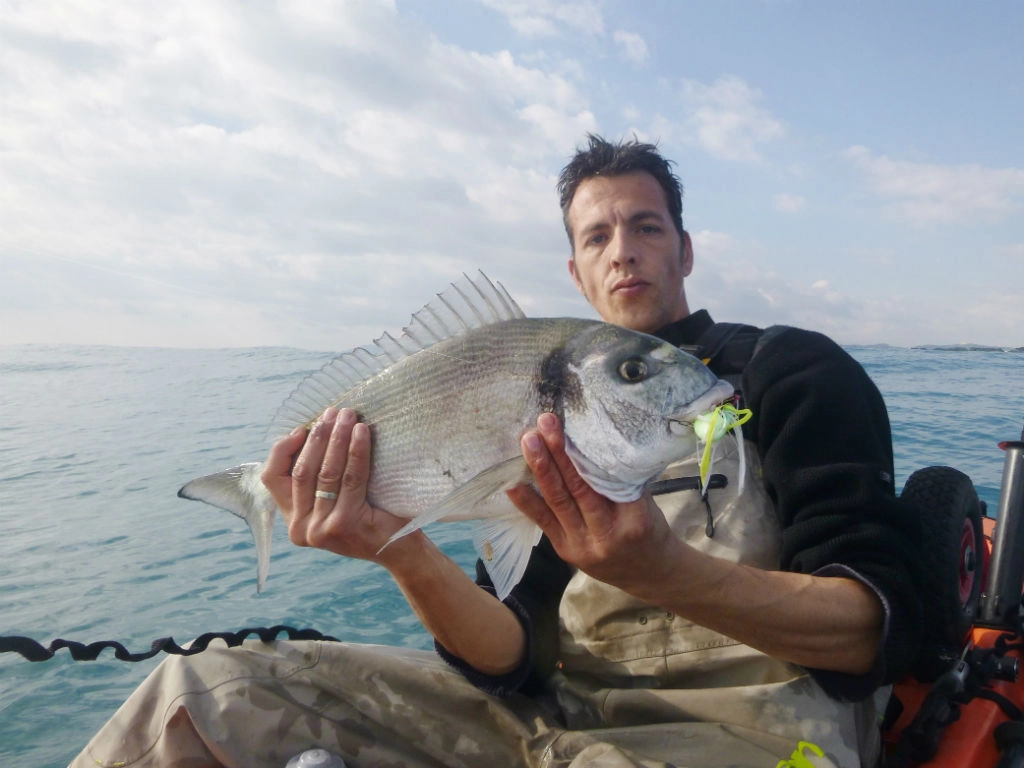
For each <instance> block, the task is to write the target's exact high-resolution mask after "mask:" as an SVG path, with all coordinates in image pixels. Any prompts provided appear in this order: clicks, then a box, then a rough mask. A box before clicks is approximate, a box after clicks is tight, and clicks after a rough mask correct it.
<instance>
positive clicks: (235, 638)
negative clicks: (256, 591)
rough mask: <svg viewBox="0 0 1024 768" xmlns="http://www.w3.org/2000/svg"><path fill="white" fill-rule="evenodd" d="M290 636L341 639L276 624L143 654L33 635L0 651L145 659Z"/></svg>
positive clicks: (169, 642) (4, 643)
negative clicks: (46, 642)
mask: <svg viewBox="0 0 1024 768" xmlns="http://www.w3.org/2000/svg"><path fill="white" fill-rule="evenodd" d="M282 632H283V633H285V634H287V635H288V639H289V640H323V641H325V642H332V643H337V642H340V641H339V640H338V638H336V637H331V636H330V635H324V634H322V633H320V632H318V631H317V630H315V629H295V628H294V627H289V626H285V625H284V624H277V625H275V626H273V627H249V628H246V629H240V630H239V631H237V632H207V633H205V634H202V635H200V636H199V637H197V638H196V639H195V640H193V641H192V642H191V643H189V644H188V647H187V648H183V647H182V646H180V645H178V644H177V643H176V642H174V638H171V637H159V638H157V639H156V640H154V641H153V642H152V644H151V645H150V650H149V651H146V652H143V653H132V652H131V651H129V650H128V649H127V648H125V647H124V646H123V645H121V643H118V642H116V641H114V640H100V641H98V642H95V643H88V644H86V643H79V642H77V641H75V640H63V639H57V640H54V641H53V642H52V643H50V645H49V646H47V647H44V646H43V645H41V644H40V643H38V642H36V641H35V640H33V639H32V638H30V637H21V636H19V635H6V636H0V653H20V654H21V655H22V656H23V657H25V658H26V659H28V660H29V661H49V660H50V659H52V658H53V657H54V655H55V654H56V653H57V652H58V651H60V650H61V649H63V648H66V649H67V650H68V653H70V654H71V658H72V659H74V660H75V661H96V660H97V659H98V658H99V655H100V654H101V653H102V652H103V651H104V650H106V649H107V648H112V649H113V650H114V657H115V658H117V659H119V660H120V661H133V662H134V661H145V660H146V659H151V658H153V657H154V656H156V655H157V654H158V653H167V654H172V655H176V656H194V655H195V654H197V653H202V652H203V651H205V650H206V648H207V646H209V645H210V643H211V642H213V641H214V640H223V641H224V643H225V644H226V645H227V646H228V647H229V648H232V647H235V646H238V645H241V644H242V643H243V642H244V641H245V639H246V638H247V637H248V636H249V635H257V636H258V637H259V639H260V640H262V641H263V642H264V643H269V642H271V641H273V640H276V639H277V636H278V635H280V634H281V633H282Z"/></svg>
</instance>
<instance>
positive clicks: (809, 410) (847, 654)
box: [75, 136, 919, 768]
mask: <svg viewBox="0 0 1024 768" xmlns="http://www.w3.org/2000/svg"><path fill="white" fill-rule="evenodd" d="M559 190H560V193H561V202H562V210H563V215H564V220H565V224H566V230H567V232H568V234H569V238H570V243H571V247H572V256H571V258H570V260H569V271H570V274H571V276H572V278H573V280H574V282H575V283H576V286H577V287H578V288H579V290H580V291H581V292H582V293H583V295H584V296H585V297H586V298H587V299H588V301H589V302H590V303H591V304H592V305H593V306H594V307H595V309H596V310H597V311H598V313H599V314H600V315H601V317H602V318H603V319H605V320H606V321H609V322H614V323H618V324H621V325H624V326H626V327H629V328H633V329H636V330H640V331H645V332H651V333H657V334H658V335H661V336H662V337H663V338H666V339H668V340H670V341H672V342H673V343H677V344H695V343H698V342H700V340H701V338H702V337H703V336H704V335H705V333H706V332H708V330H709V329H710V328H711V327H712V326H713V323H712V321H711V319H710V317H709V316H708V315H707V313H706V312H703V311H700V312H697V313H691V312H690V309H689V306H688V302H687V297H686V292H685V287H684V282H685V278H686V277H687V276H688V275H689V274H690V271H691V270H692V268H693V247H692V242H691V240H690V237H689V235H688V234H687V233H686V231H685V230H684V228H683V223H682V199H681V190H680V186H679V183H678V179H676V177H675V176H674V175H673V174H672V172H671V169H670V165H669V163H668V162H667V161H666V160H665V159H664V158H662V157H661V156H660V155H659V154H658V152H657V151H656V149H655V148H654V147H653V146H651V145H647V144H642V143H639V142H635V141H634V142H627V143H622V144H612V143H609V142H606V141H604V140H603V139H601V138H599V137H595V136H591V137H590V138H589V145H588V147H587V148H585V149H583V150H581V151H579V152H577V154H576V156H575V157H574V158H573V160H572V161H571V162H570V163H569V165H568V166H567V167H566V168H565V169H564V170H563V173H562V176H561V179H560V183H559ZM742 362H744V363H746V361H745V360H744V361H742ZM711 366H712V368H713V369H714V368H715V361H714V360H712V361H711ZM741 382H742V390H743V394H744V397H745V400H746V404H747V406H748V407H750V408H751V410H752V411H753V418H752V420H751V421H750V422H749V425H748V427H747V434H748V436H749V438H750V439H749V440H748V441H747V445H746V448H745V451H746V454H745V456H743V457H740V456H739V453H738V448H733V449H732V450H731V451H726V453H725V455H724V456H723V457H721V458H720V459H719V461H718V462H717V463H716V471H718V472H720V473H722V474H724V475H725V476H726V477H727V478H728V484H727V486H726V487H725V488H722V489H717V490H710V491H708V493H707V496H706V497H705V496H703V495H702V494H701V493H699V492H696V491H686V490H682V491H676V492H672V493H668V494H665V495H663V496H659V497H658V499H657V500H655V499H654V498H653V497H652V496H651V495H650V494H649V493H647V494H645V495H644V496H643V497H642V498H641V499H640V500H638V501H635V502H630V503H613V502H611V501H609V500H608V499H606V498H604V497H602V496H600V495H599V494H597V493H596V492H595V491H593V490H592V489H591V488H589V486H587V485H586V483H585V482H583V481H582V480H581V478H580V476H579V475H578V473H577V472H576V470H575V468H574V467H573V465H572V463H571V461H570V460H569V459H568V457H567V455H566V453H565V446H564V436H563V434H562V431H561V426H560V425H559V423H558V420H557V418H555V417H554V416H553V415H551V414H545V415H542V416H541V417H540V418H539V419H538V422H537V426H536V428H535V429H531V430H528V431H527V432H526V433H525V434H524V435H523V438H522V447H523V453H524V456H525V457H526V459H527V462H528V464H529V465H530V468H531V469H532V471H533V473H534V477H535V484H536V489H534V488H532V487H528V486H521V487H518V488H516V489H513V490H512V491H510V492H509V496H510V497H511V498H512V500H513V502H514V503H515V504H516V505H517V506H518V507H519V508H520V509H521V510H522V511H523V513H524V514H526V515H528V516H529V517H530V518H531V519H533V520H534V521H535V522H536V523H537V524H538V525H539V526H540V527H541V529H542V530H543V531H544V533H545V539H544V540H543V541H542V543H541V545H539V546H538V548H537V549H536V550H535V552H534V554H533V557H532V558H531V561H530V566H529V567H528V569H527V572H526V575H525V577H524V578H523V580H522V581H521V582H520V584H519V585H518V586H517V587H516V588H515V589H514V590H513V592H512V594H511V595H510V596H509V597H508V598H507V599H506V600H505V601H504V602H499V601H497V600H496V599H495V598H494V597H493V594H492V591H489V590H488V587H489V582H488V580H487V577H486V573H485V572H484V571H483V570H482V569H478V571H479V573H478V581H479V582H480V586H483V587H484V588H483V589H481V588H480V586H478V585H477V584H476V583H474V582H473V581H472V580H471V579H469V577H467V576H466V575H465V574H464V573H463V572H462V571H461V569H460V568H459V567H458V566H456V565H455V563H453V562H452V561H451V560H449V559H448V558H447V557H446V556H444V555H443V554H442V553H441V552H440V550H439V549H437V547H435V546H434V545H433V544H432V543H431V542H430V540H429V539H428V538H427V537H426V536H425V535H424V534H423V532H422V531H417V532H416V533H413V534H411V535H409V536H406V537H404V538H402V539H399V540H398V541H396V542H394V543H393V544H392V545H391V546H389V547H387V548H386V549H384V550H383V552H381V551H380V548H381V546H382V545H383V543H384V542H385V541H387V539H388V538H389V537H390V536H391V534H392V533H394V532H395V531H397V530H398V528H400V527H401V525H402V524H403V522H404V521H402V520H399V519H398V518H396V517H394V516H393V515H391V514H390V513H388V512H387V511H385V510H381V509H375V508H373V507H372V506H370V505H369V504H368V502H367V500H366V482H367V477H368V474H369V462H370V434H369V429H368V427H367V426H366V425H365V424H361V423H359V422H358V420H357V415H356V414H355V413H353V412H352V411H349V410H344V411H341V412H336V411H333V410H329V411H328V412H326V413H325V414H324V417H323V418H322V419H321V420H320V422H319V423H317V424H316V425H315V426H314V427H313V428H312V429H311V430H310V432H309V433H308V435H307V434H306V433H305V432H302V431H297V432H296V433H293V434H292V435H290V436H288V437H286V438H284V439H282V440H280V441H279V442H278V443H277V444H275V446H274V447H273V449H272V450H271V454H270V457H269V458H268V461H267V464H266V468H265V472H264V475H263V481H264V483H265V485H266V486H267V487H268V488H269V489H270V491H271V493H272V495H273V496H274V498H275V500H276V501H277V503H278V505H279V507H280V508H281V511H282V513H283V514H284V516H285V518H286V520H287V521H288V526H289V535H290V536H291V538H292V541H293V542H295V543H296V544H298V545H301V546H315V547H320V548H324V549H328V550H330V551H332V552H335V553H337V554H340V555H344V556H349V557H358V558H363V559H368V560H373V561H375V562H378V563H380V564H381V565H383V566H384V567H385V568H387V569H388V571H389V572H390V573H391V575H392V576H393V577H394V578H395V580H396V582H397V583H398V585H399V586H400V587H401V589H402V590H403V592H404V594H405V595H406V597H407V598H408V600H409V602H410V604H411V605H412V607H413V609H414V610H415V611H416V613H417V615H418V616H419V618H420V619H421V621H422V622H423V624H424V626H425V627H426V628H427V629H428V631H430V632H431V634H432V635H433V636H434V637H435V638H436V642H437V650H438V654H439V655H440V656H441V658H443V659H444V662H442V661H439V660H438V659H437V658H436V657H435V656H434V655H433V654H424V653H419V652H413V651H403V650H398V649H385V648H368V647H362V646H354V645H347V644H330V643H327V644H320V643H285V642H282V643H276V644H274V645H272V646H263V645H260V644H252V645H248V646H246V647H244V648H239V649H231V650H215V649H211V650H209V651H207V652H205V653H203V654H199V655H197V656H195V657H190V658H188V659H170V660H168V661H167V662H165V663H164V664H163V665H161V667H160V668H158V670H157V671H156V672H155V673H154V675H153V676H151V678H150V679H149V680H148V681H147V682H146V683H144V684H143V686H141V687H140V689H139V690H138V691H136V693H135V694H133V697H132V698H131V699H129V701H128V702H126V704H125V706H124V707H123V708H122V710H121V711H119V712H118V714H117V715H115V717H114V719H113V720H112V721H111V723H110V724H108V726H107V728H106V729H105V730H104V731H102V732H101V733H100V734H99V735H98V736H97V737H96V738H95V739H94V740H93V742H92V743H91V744H90V746H89V747H88V748H87V750H86V752H84V753H83V755H82V756H80V758H79V762H77V763H75V765H96V764H100V765H113V764H115V762H117V763H119V764H121V765H163V764H174V763H176V762H177V763H181V764H185V763H186V762H188V761H189V760H191V761H193V762H189V763H188V764H190V765H191V764H196V765H206V764H223V765H227V766H242V765H245V766H250V767H251V766H264V765H265V766H268V767H270V768H273V767H274V766H280V765H283V764H284V762H285V761H286V760H287V758H288V757H289V756H290V755H292V754H294V753H296V752H298V751H301V750H302V749H305V748H307V747H310V746H322V747H325V748H328V749H331V750H334V751H336V752H339V753H340V754H342V755H343V756H344V757H345V759H346V760H348V761H349V762H350V764H351V765H354V766H357V768H362V767H363V766H375V765H411V766H431V765H465V766H477V765H501V766H506V765H509V766H512V765H531V766H534V765H537V766H539V765H544V766H590V765H602V766H613V767H617V766H668V765H675V766H691V767H693V768H697V767H707V768H710V767H711V766H724V765H737V766H758V765H764V766H773V765H776V763H778V762H779V761H780V760H783V759H785V758H786V757H788V756H789V755H790V753H792V752H793V751H794V750H796V749H797V748H798V744H799V743H800V742H806V741H809V742H813V743H814V744H815V745H816V747H815V748H813V749H815V750H816V751H821V752H823V753H824V754H825V755H827V757H822V758H820V759H819V758H814V759H815V760H816V761H817V762H816V763H814V764H819V765H829V764H833V765H840V766H843V767H844V768H846V767H847V766H858V765H864V766H869V765H873V764H874V762H875V760H876V759H877V756H878V752H879V744H878V732H877V730H878V729H877V719H876V718H877V714H878V712H877V707H876V704H877V702H876V698H878V697H873V696H872V694H873V693H874V692H875V691H876V690H877V689H879V688H880V687H881V686H882V685H883V684H885V683H888V682H892V681H893V680H895V679H898V678H899V677H900V676H902V674H903V673H904V671H905V669H906V666H907V664H908V662H909V657H910V654H911V649H912V648H913V647H914V643H915V638H914V635H913V633H914V627H916V626H917V625H918V623H919V622H918V615H917V613H916V611H917V608H916V605H915V593H916V588H915V584H916V581H915V580H916V571H915V568H916V566H915V565H914V563H913V562H911V558H910V557H908V550H909V549H911V547H910V546H908V543H909V542H913V541H914V540H915V538H916V536H917V535H918V534H917V528H916V525H917V523H916V518H915V516H914V514H913V512H912V511H911V510H909V509H906V508H904V507H903V505H901V504H900V502H899V500H898V499H896V498H895V495H894V490H893V487H892V483H893V480H892V471H893V470H892V448H891V440H890V434H889V425H888V420H887V417H886V414H885V409H884V405H883V403H882V400H881V397H880V396H879V394H878V392H877V390H876V389H875V387H874V386H873V385H872V384H871V382H870V381H869V380H868V378H867V376H866V375H865V374H864V372H863V370H862V369H861V368H860V366H858V365H857V364H856V363H855V362H854V361H853V360H852V359H851V358H849V356H848V355H846V354H845V353H844V352H843V351H842V350H841V349H840V348H839V347H837V346H836V345H835V344H833V343H832V342H830V341H829V340H828V339H826V338H825V337H823V336H820V335H818V334H814V333H809V332H806V331H799V330H796V329H786V328H775V329H770V330H768V331H766V332H765V333H764V334H763V335H762V336H761V337H760V339H759V340H758V342H757V345H756V346H755V347H754V350H753V354H752V357H751V358H750V360H749V363H748V364H746V365H745V367H744V369H743V375H742V379H741ZM695 463H696V460H695V459H688V460H686V461H684V462H681V463H680V464H679V465H678V466H675V467H673V468H671V469H670V473H669V474H670V475H672V476H674V477H679V476H688V475H695V474H697V472H696V467H695ZM744 466H745V467H746V470H745V471H746V472H747V478H746V479H747V482H746V483H745V484H742V483H740V482H739V472H740V471H741V467H744ZM741 485H744V490H743V491H742V492H740V490H739V489H740V486H741ZM317 491H320V492H321V493H320V494H317ZM335 494H336V495H337V498H330V496H332V495H335ZM325 496H326V498H325ZM706 515H711V516H712V521H713V526H711V525H706V524H705V517H706ZM883 690H884V689H883ZM818 748H820V749H818Z"/></svg>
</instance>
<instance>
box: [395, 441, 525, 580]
mask: <svg viewBox="0 0 1024 768" xmlns="http://www.w3.org/2000/svg"><path fill="white" fill-rule="evenodd" d="M531 477H532V475H531V474H530V470H529V468H528V467H527V466H526V460H525V459H524V458H523V457H522V456H521V455H520V456H513V457H512V458H510V459H506V460H505V461H503V462H501V463H499V464H495V465H494V466H493V467H489V468H488V469H485V470H484V471H483V472H480V473H479V474H478V475H476V476H475V477H473V478H472V479H471V480H469V481H468V482H466V483H463V484H462V485H460V486H459V487H458V488H456V489H455V490H454V491H452V492H451V493H449V494H448V495H447V496H445V497H444V498H443V499H441V501H439V502H438V503H437V504H435V505H434V506H433V507H431V508H430V509H428V510H426V511H425V512H423V513H422V514H419V515H417V516H416V517H414V518H413V519H411V520H410V521H409V522H408V523H406V525H405V526H403V527H402V528H401V529H400V530H398V531H397V532H396V533H395V534H394V535H393V536H392V537H391V538H390V539H388V540H387V542H386V543H385V544H384V546H383V547H381V551H383V550H384V548H385V547H387V546H388V544H390V543H391V542H393V541H395V540H396V539H400V538H402V537H403V536H406V535H408V534H410V533H412V532H413V531H417V530H419V529H420V528H422V527H423V526H425V525H429V524H430V523H434V522H438V521H440V520H444V519H445V518H447V517H455V516H458V517H460V518H467V517H470V515H468V514H466V512H467V510H473V509H476V508H478V507H481V506H482V505H484V502H485V501H487V500H488V499H490V498H491V497H493V496H495V495H496V494H498V493H500V492H502V491H505V490H507V489H509V488H512V487H513V486H516V485H519V484H520V483H525V482H529V481H530V479H531ZM487 506H488V507H489V508H490V509H497V510H501V512H500V513H499V514H498V515H497V516H488V517H484V518H482V519H480V520H478V521H477V523H476V524H475V527H474V540H473V544H474V546H475V547H476V550H477V553H478V554H479V555H480V559H481V560H483V562H484V567H486V568H487V573H488V574H490V576H491V581H492V582H493V583H494V587H495V589H496V590H497V591H498V596H499V598H500V599H504V598H505V597H506V596H507V595H508V593H509V592H511V591H512V587H514V586H515V585H516V584H517V583H518V582H519V579H521V578H522V577H523V572H524V571H525V570H526V564H527V562H529V559H530V552H531V550H532V549H533V547H534V546H535V545H536V544H537V542H538V541H540V537H541V530H540V528H538V527H537V526H536V525H535V524H534V523H533V521H531V520H530V519H529V518H528V517H526V515H524V514H522V513H521V512H519V510H517V509H515V507H512V506H511V502H507V504H503V503H499V504H495V505H487ZM509 507H511V510H510V511H505V510H506V509H508V508H509Z"/></svg>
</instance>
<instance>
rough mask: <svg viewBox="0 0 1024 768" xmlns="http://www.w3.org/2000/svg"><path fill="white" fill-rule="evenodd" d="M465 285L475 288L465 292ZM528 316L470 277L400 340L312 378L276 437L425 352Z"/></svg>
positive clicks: (296, 394)
mask: <svg viewBox="0 0 1024 768" xmlns="http://www.w3.org/2000/svg"><path fill="white" fill-rule="evenodd" d="M464 283H468V284H469V285H468V288H467V289H465V290H464V288H465V285H464ZM525 316H526V315H525V314H524V313H523V311H522V309H520V308H519V306H518V305H517V304H516V302H515V301H514V300H513V299H512V297H511V295H509V293H508V291H507V290H505V287H504V286H503V285H502V284H501V283H493V282H491V280H489V279H488V278H487V276H486V275H485V274H484V273H483V272H479V273H478V274H477V275H476V276H475V277H474V278H470V277H469V276H468V275H465V274H464V275H463V280H462V281H459V283H453V284H451V285H450V286H449V287H448V289H446V290H445V291H443V292H442V293H439V294H437V296H436V299H435V301H432V302H430V303H428V304H426V305H425V306H424V307H422V308H421V309H420V310H419V311H417V312H416V313H414V314H413V315H412V319H411V320H410V322H409V325H408V326H407V327H405V328H403V329H402V332H401V334H399V335H398V337H397V338H396V337H395V336H393V335H391V333H384V334H383V335H381V336H380V337H379V338H377V339H375V340H374V341H373V344H374V346H375V349H372V350H371V349H367V348H366V347H357V348H355V349H353V350H351V351H349V352H346V353H344V354H342V355H339V356H338V357H336V358H334V359H333V360H331V361H330V362H329V363H327V364H326V365H324V366H323V368H321V369H320V370H319V371H317V372H316V373H313V374H311V375H310V376H308V377H306V379H305V380H304V381H302V382H301V383H300V384H299V386H298V387H297V388H296V389H295V391H293V392H292V393H291V395H289V396H288V397H287V398H286V399H285V401H284V403H282V404H281V407H280V408H279V409H278V412H277V415H276V417H275V418H274V421H273V423H272V424H271V433H272V434H273V435H274V436H276V435H277V434H279V433H283V432H287V431H290V430H291V429H292V428H293V427H295V426H299V425H302V424H309V423H311V422H312V421H315V420H316V418H317V417H318V416H319V415H320V414H321V413H322V412H323V410H324V409H325V408H327V407H328V406H331V405H338V404H339V403H341V402H342V401H343V399H344V396H345V394H346V393H347V392H349V391H350V390H352V389H353V388H354V387H356V386H358V385H359V384H361V383H362V382H364V381H367V380H368V379H370V378H372V377H374V376H376V375H377V374H379V373H380V372H381V371H383V370H385V369H386V368H388V367H389V366H390V365H392V364H395V363H398V362H399V361H401V360H404V359H405V358H407V357H411V356H412V355H414V354H416V353H417V352H420V351H421V350H424V349H429V348H430V347H431V346H433V345H435V344H438V343H441V342H443V341H447V340H448V339H451V338H455V337H457V336H461V335H463V334H464V333H467V332H469V331H471V330H473V329H475V328H481V327H485V326H487V325H492V324H494V323H498V322H502V321H506V320H514V319H519V318H524V317H525ZM424 337H428V339H427V341H424V340H423V339H424ZM278 430H280V432H278Z"/></svg>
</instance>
